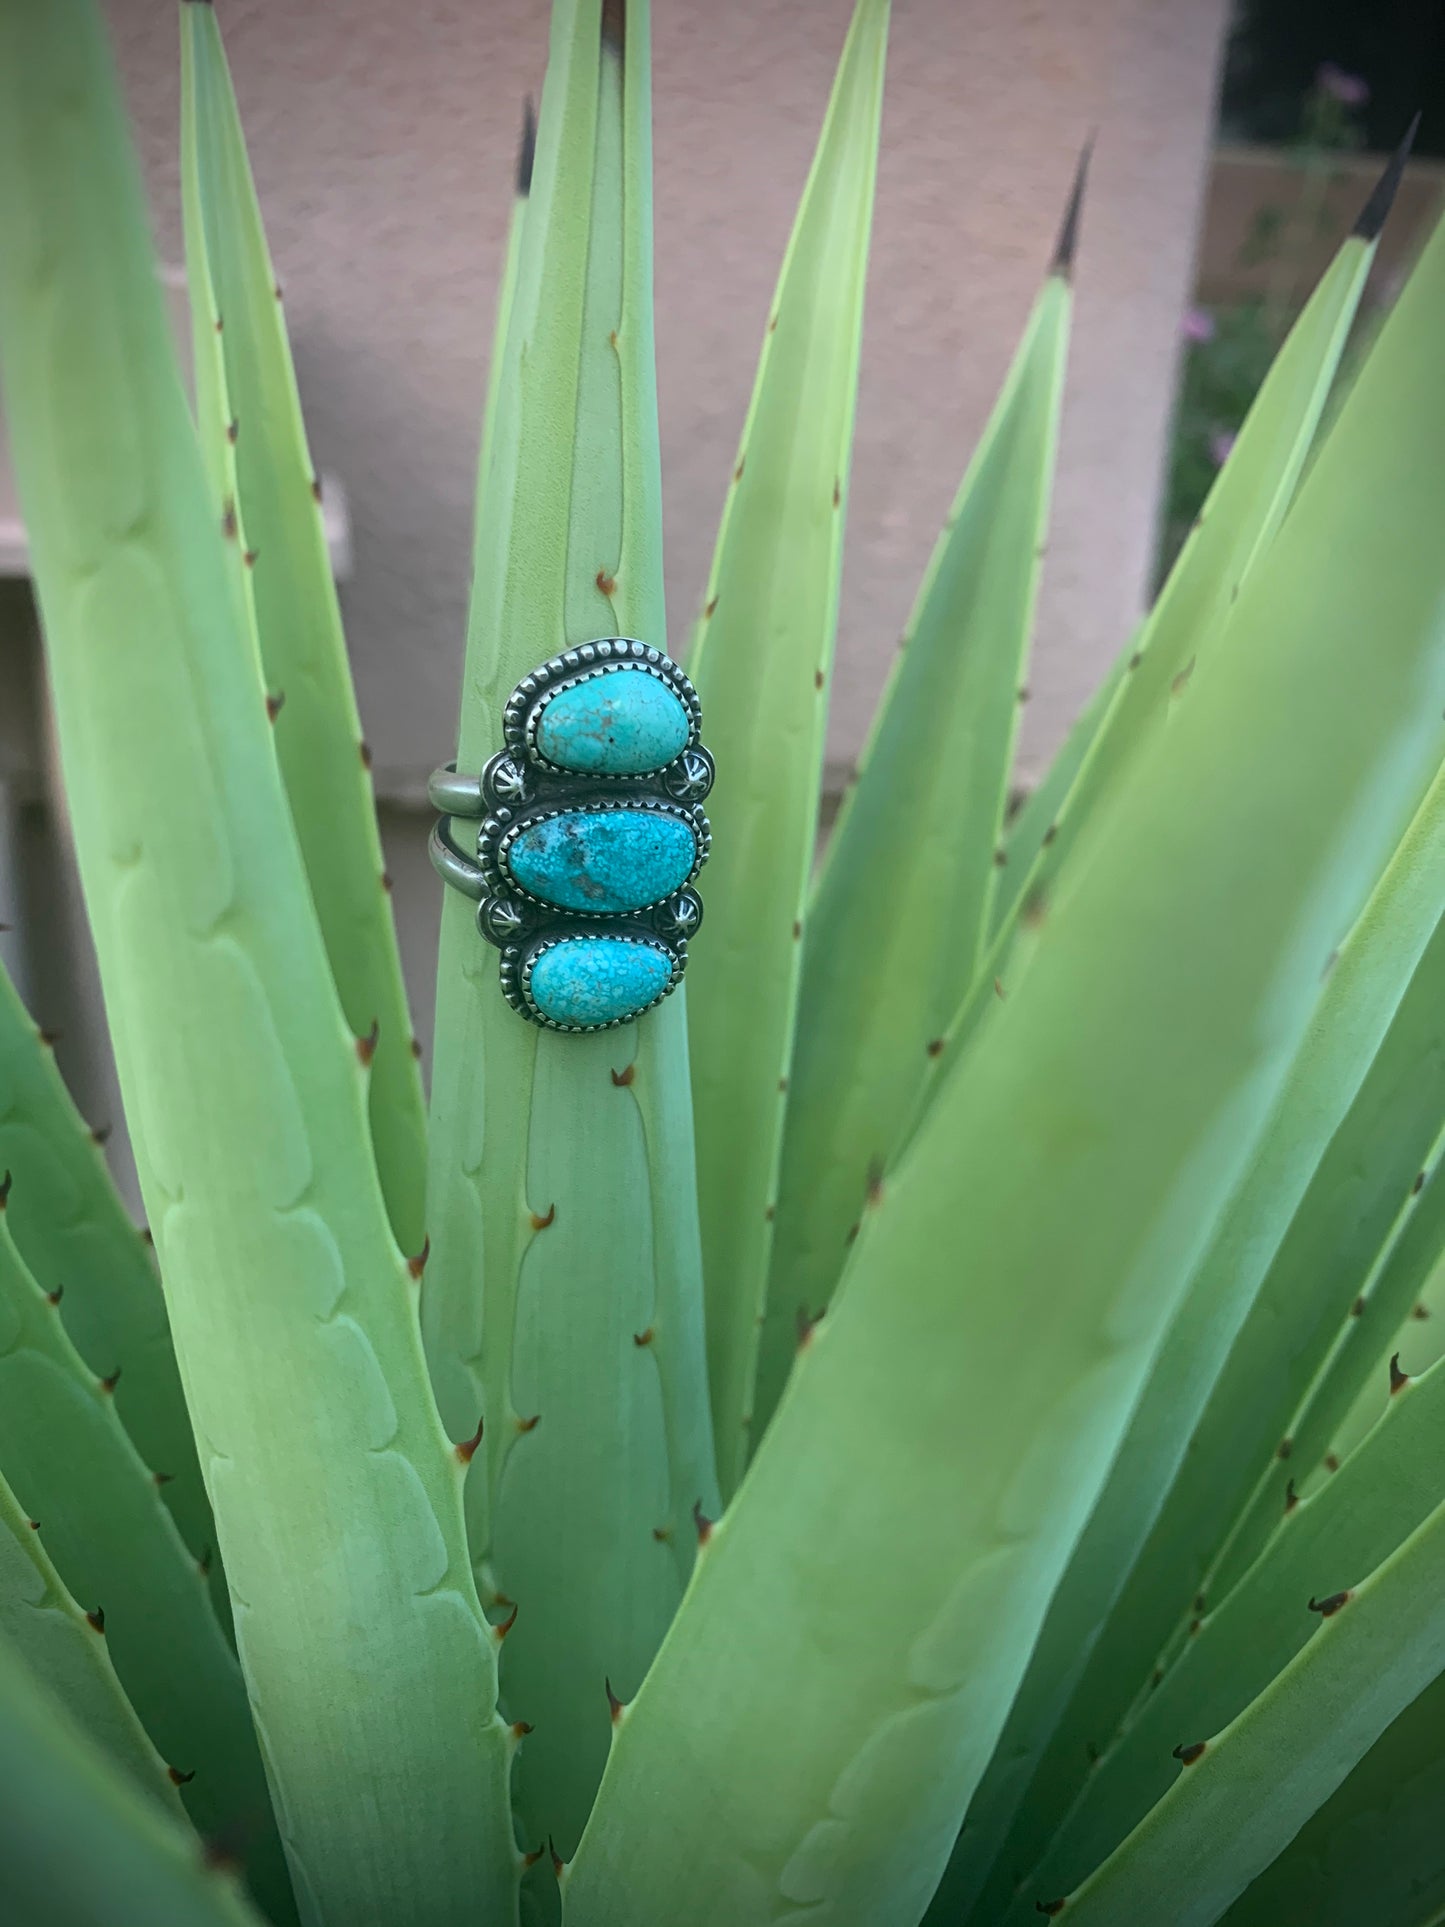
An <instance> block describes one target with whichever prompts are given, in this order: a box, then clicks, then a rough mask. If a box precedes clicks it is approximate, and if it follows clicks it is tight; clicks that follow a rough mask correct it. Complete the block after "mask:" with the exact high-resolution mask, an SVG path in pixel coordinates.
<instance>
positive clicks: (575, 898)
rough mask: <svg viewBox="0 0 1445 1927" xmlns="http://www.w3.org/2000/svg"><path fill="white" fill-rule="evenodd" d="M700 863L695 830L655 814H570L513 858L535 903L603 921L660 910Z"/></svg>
mask: <svg viewBox="0 0 1445 1927" xmlns="http://www.w3.org/2000/svg"><path fill="white" fill-rule="evenodd" d="M696 862H697V837H696V835H695V834H694V832H693V830H692V828H691V826H690V825H689V824H687V823H685V822H684V821H683V820H682V818H681V817H677V816H665V815H662V814H660V813H659V812H657V811H654V810H629V809H615V810H564V811H563V812H562V813H561V814H560V815H558V816H549V817H545V818H544V819H543V820H542V821H541V822H540V823H533V824H532V825H531V826H530V828H528V829H525V830H523V831H522V833H521V835H520V836H518V837H517V838H516V839H515V841H513V842H512V843H511V844H510V845H509V846H508V849H507V854H506V865H507V868H508V870H510V872H511V874H512V876H513V877H514V878H515V880H516V881H517V882H518V883H519V884H520V885H521V887H522V888H523V889H524V890H525V891H527V892H528V894H529V895H530V896H534V897H539V898H540V899H541V900H542V902H543V903H550V904H555V905H556V907H557V908H558V909H559V910H581V911H585V912H587V913H589V914H590V915H592V916H599V917H613V916H626V915H627V914H628V913H629V912H631V911H633V910H644V909H646V908H647V906H648V904H650V903H660V902H661V901H662V899H663V898H664V897H670V896H671V895H672V893H673V891H674V890H680V889H681V888H682V886H683V884H684V883H686V881H687V879H688V877H689V876H691V874H692V870H693V866H694V864H695V863H696Z"/></svg>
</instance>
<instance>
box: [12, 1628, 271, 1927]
mask: <svg viewBox="0 0 1445 1927" xmlns="http://www.w3.org/2000/svg"><path fill="white" fill-rule="evenodd" d="M0 1787H3V1788H4V1795H5V1797H4V1798H3V1799H0V1860H3V1862H4V1866H5V1918H6V1921H7V1923H8V1924H9V1927H95V1923H96V1922H97V1921H104V1922H105V1927H158V1923H160V1922H164V1923H165V1927H262V1917H261V1915H260V1914H258V1913H256V1912H255V1911H254V1909H253V1908H251V1907H250V1906H248V1905H247V1903H246V1901H245V1900H244V1898H243V1897H242V1895H241V1893H240V1890H239V1888H238V1887H237V1885H236V1881H235V1877H234V1875H233V1874H232V1873H231V1872H229V1871H228V1870H226V1869H225V1868H223V1867H222V1866H220V1865H213V1864H211V1863H210V1862H209V1861H208V1860H207V1859H206V1858H205V1857H204V1855H203V1853H202V1849H201V1844H200V1842H199V1841H198V1840H197V1839H196V1837H195V1835H194V1834H193V1833H192V1832H191V1830H190V1829H189V1827H187V1826H186V1825H185V1824H184V1822H182V1821H181V1820H180V1819H179V1818H178V1817H177V1816H175V1815H173V1814H168V1813H164V1812H162V1811H161V1810H160V1808H159V1807H158V1805H157V1803H156V1801H155V1800H154V1799H153V1798H152V1797H151V1796H150V1795H149V1794H147V1793H143V1792H141V1791H140V1790H139V1789H138V1788H137V1787H136V1786H135V1784H134V1782H133V1781H132V1780H131V1778H130V1776H129V1775H128V1774H126V1773H125V1772H124V1771H123V1770H122V1769H121V1768H120V1767H119V1766H117V1765H116V1764H115V1763H114V1762H113V1761H111V1760H108V1759H107V1758H106V1756H105V1755H104V1753H102V1752H101V1751H100V1749H99V1748H98V1747H97V1745H96V1744H95V1742H94V1741H93V1740H92V1739H90V1738H89V1737H88V1736H87V1735H86V1734H85V1733H84V1732H83V1731H82V1730H81V1728H80V1727H79V1726H77V1724H76V1723H75V1720H74V1718H73V1717H72V1715H71V1713H70V1711H69V1710H68V1709H67V1707H66V1706H65V1705H64V1704H63V1703H62V1701H61V1700H60V1699H58V1698H57V1697H56V1696H55V1695H54V1694H51V1693H48V1692H46V1691H45V1689H44V1688H43V1687H42V1686H41V1684H40V1682H39V1681H38V1680H37V1679H36V1678H35V1677H34V1675H33V1674H32V1673H31V1671H30V1669H29V1668H28V1667H27V1666H26V1664H25V1662H24V1660H23V1659H22V1657H21V1656H20V1654H19V1653H18V1652H17V1650H16V1648H15V1645H14V1642H13V1641H12V1640H11V1638H10V1637H9V1636H8V1634H6V1635H0Z"/></svg>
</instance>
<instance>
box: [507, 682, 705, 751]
mask: <svg viewBox="0 0 1445 1927" xmlns="http://www.w3.org/2000/svg"><path fill="white" fill-rule="evenodd" d="M690 733H691V724H690V722H689V719H688V713H687V710H686V709H685V708H684V707H683V704H682V702H681V700H680V698H679V697H678V696H677V695H676V694H675V693H674V692H673V691H672V690H671V689H669V688H668V686H667V684H666V683H664V682H661V681H659V680H658V678H657V677H656V676H652V675H649V674H648V672H647V671H646V670H645V669H614V670H612V671H611V672H610V673H609V674H607V675H605V676H592V677H589V678H588V680H587V681H586V682H579V683H574V684H573V685H572V687H571V688H570V689H562V690H559V691H558V693H557V694H556V695H555V696H552V697H549V698H547V699H545V700H544V701H543V703H542V708H541V712H540V714H539V715H538V718H537V732H536V741H537V748H538V749H539V750H540V751H541V752H542V754H543V756H545V757H546V759H547V761H548V762H549V763H555V764H556V766H557V767H558V769H570V770H577V771H578V772H579V773H581V774H583V775H586V776H644V775H646V774H647V773H648V772H649V771H650V770H656V769H662V768H664V767H665V766H666V765H667V764H668V763H670V762H672V761H673V760H674V759H675V758H676V757H678V756H681V754H682V752H683V751H684V750H685V749H686V748H687V740H688V736H689V734H690Z"/></svg>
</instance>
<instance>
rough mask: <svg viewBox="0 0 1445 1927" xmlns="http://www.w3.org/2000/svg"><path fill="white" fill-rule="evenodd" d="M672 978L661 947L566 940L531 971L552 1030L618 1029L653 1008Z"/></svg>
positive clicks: (603, 939) (606, 939)
mask: <svg viewBox="0 0 1445 1927" xmlns="http://www.w3.org/2000/svg"><path fill="white" fill-rule="evenodd" d="M671 975H672V959H671V958H670V957H669V956H668V954H667V952H666V951H665V950H664V949H663V948H662V947H661V945H660V944H653V943H625V942H624V941H623V940H622V938H620V937H564V938H563V939H562V941H561V942H560V943H556V944H553V946H552V948H551V949H550V950H544V951H543V952H542V955H541V956H540V957H539V958H538V959H537V961H536V963H535V964H534V965H533V966H532V977H531V991H532V1001H533V1003H534V1004H536V1006H537V1008H538V1010H540V1011H541V1013H542V1015H543V1016H544V1017H546V1018H549V1019H550V1020H551V1022H552V1023H554V1024H615V1023H617V1022H618V1021H619V1020H620V1019H622V1018H624V1017H635V1016H636V1015H637V1014H638V1012H639V1011H643V1010H646V1009H647V1006H648V1005H649V1004H651V1003H655V1002H656V1001H657V999H658V998H659V997H660V996H661V995H662V993H663V991H664V990H665V989H666V987H667V980H668V978H669V977H670V976H671Z"/></svg>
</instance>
